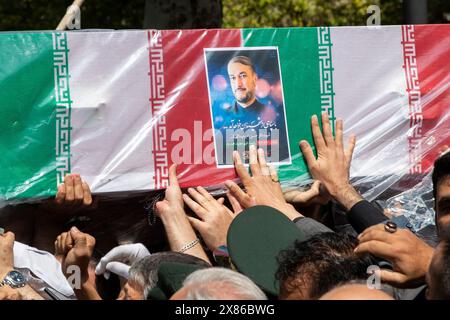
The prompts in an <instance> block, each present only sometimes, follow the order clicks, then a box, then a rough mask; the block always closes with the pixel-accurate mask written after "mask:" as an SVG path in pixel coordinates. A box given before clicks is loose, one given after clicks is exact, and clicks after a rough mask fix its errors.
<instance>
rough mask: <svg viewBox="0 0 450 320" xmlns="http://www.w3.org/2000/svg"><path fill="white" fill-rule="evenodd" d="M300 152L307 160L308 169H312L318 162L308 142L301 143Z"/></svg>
mask: <svg viewBox="0 0 450 320" xmlns="http://www.w3.org/2000/svg"><path fill="white" fill-rule="evenodd" d="M300 150H301V151H302V153H303V157H304V158H305V161H306V164H307V165H308V168H311V167H312V166H313V165H314V163H315V162H316V161H317V160H316V157H315V156H314V153H313V151H312V148H311V146H310V145H309V143H308V141H306V140H302V141H300Z"/></svg>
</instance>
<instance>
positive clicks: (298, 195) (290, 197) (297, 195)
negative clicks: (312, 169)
mask: <svg viewBox="0 0 450 320" xmlns="http://www.w3.org/2000/svg"><path fill="white" fill-rule="evenodd" d="M319 186H320V182H319V181H315V182H314V183H313V184H312V185H311V188H309V189H308V190H306V191H303V192H301V191H297V190H292V191H288V192H286V193H285V195H284V196H285V199H286V201H288V202H293V203H299V204H304V203H307V202H309V201H311V199H313V198H314V197H317V196H319V195H320V191H319Z"/></svg>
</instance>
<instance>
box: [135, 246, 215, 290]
mask: <svg viewBox="0 0 450 320" xmlns="http://www.w3.org/2000/svg"><path fill="white" fill-rule="evenodd" d="M162 262H178V263H187V264H193V265H198V266H203V267H205V268H207V267H210V265H209V264H208V263H207V262H205V261H203V260H202V259H200V258H197V257H194V256H192V255H189V254H184V253H179V252H172V251H167V252H158V253H154V254H152V255H150V256H147V257H145V258H142V259H141V260H139V261H136V262H135V263H133V265H132V266H131V268H130V271H129V272H128V284H129V285H130V286H132V287H133V288H134V289H136V290H142V294H143V296H144V299H147V295H148V292H149V291H150V290H151V289H153V288H154V287H155V286H156V284H157V282H158V268H159V266H160V264H161V263H162Z"/></svg>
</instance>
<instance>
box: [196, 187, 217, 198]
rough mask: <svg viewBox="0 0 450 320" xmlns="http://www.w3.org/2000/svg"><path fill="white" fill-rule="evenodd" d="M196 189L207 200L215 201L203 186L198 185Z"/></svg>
mask: <svg viewBox="0 0 450 320" xmlns="http://www.w3.org/2000/svg"><path fill="white" fill-rule="evenodd" d="M197 191H198V192H199V193H200V194H201V195H202V196H203V197H204V198H205V199H206V200H208V201H215V199H214V197H213V196H212V195H211V194H210V193H209V192H208V191H206V189H205V188H203V187H201V186H199V187H197Z"/></svg>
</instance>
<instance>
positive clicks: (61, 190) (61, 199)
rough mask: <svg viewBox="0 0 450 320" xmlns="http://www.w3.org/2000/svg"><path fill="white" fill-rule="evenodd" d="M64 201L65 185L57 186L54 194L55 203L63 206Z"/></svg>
mask: <svg viewBox="0 0 450 320" xmlns="http://www.w3.org/2000/svg"><path fill="white" fill-rule="evenodd" d="M64 199H66V185H65V184H64V183H62V184H60V185H59V186H58V192H57V193H56V197H55V201H56V203H58V204H63V203H64Z"/></svg>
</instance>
